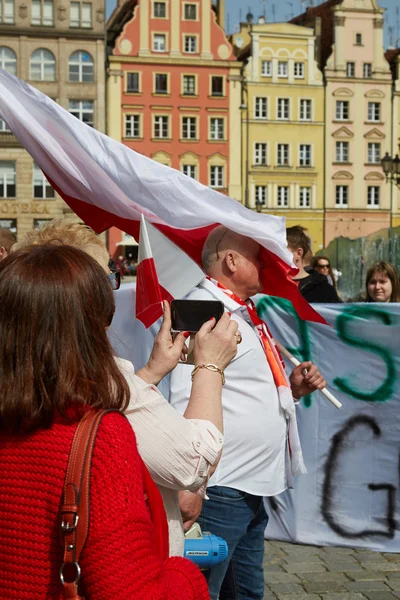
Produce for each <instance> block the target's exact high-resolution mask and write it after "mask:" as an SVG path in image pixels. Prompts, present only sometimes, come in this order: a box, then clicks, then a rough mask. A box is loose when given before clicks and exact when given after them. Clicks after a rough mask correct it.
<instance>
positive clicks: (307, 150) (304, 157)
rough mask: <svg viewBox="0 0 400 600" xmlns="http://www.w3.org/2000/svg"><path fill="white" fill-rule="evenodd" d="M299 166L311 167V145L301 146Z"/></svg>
mask: <svg viewBox="0 0 400 600" xmlns="http://www.w3.org/2000/svg"><path fill="white" fill-rule="evenodd" d="M299 165H300V167H311V144H300V146H299Z"/></svg>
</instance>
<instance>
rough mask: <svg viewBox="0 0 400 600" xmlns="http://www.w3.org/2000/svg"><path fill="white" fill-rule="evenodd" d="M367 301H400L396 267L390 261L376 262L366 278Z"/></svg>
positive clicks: (399, 286)
mask: <svg viewBox="0 0 400 600" xmlns="http://www.w3.org/2000/svg"><path fill="white" fill-rule="evenodd" d="M365 291H366V295H367V302H400V284H399V276H398V275H397V272H396V269H395V268H394V266H393V265H392V264H390V263H389V262H385V261H381V262H378V263H376V264H375V265H374V266H373V267H371V268H370V269H369V270H368V272H367V277H366V280H365Z"/></svg>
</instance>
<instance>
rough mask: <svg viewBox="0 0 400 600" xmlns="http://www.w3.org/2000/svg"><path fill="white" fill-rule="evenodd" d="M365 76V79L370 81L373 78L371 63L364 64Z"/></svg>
mask: <svg viewBox="0 0 400 600" xmlns="http://www.w3.org/2000/svg"><path fill="white" fill-rule="evenodd" d="M363 76H364V77H365V79H370V78H371V77H372V64H371V63H364V65H363Z"/></svg>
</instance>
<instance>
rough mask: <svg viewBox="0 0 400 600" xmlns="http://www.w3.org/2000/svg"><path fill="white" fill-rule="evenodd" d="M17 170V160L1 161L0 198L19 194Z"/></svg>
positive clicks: (13, 196)
mask: <svg viewBox="0 0 400 600" xmlns="http://www.w3.org/2000/svg"><path fill="white" fill-rule="evenodd" d="M16 182H17V171H16V167H15V161H13V160H2V161H0V198H15V197H16V195H17V183H16Z"/></svg>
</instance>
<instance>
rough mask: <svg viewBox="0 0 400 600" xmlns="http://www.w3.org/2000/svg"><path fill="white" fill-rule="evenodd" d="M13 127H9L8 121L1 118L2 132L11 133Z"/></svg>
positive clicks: (0, 129) (0, 131)
mask: <svg viewBox="0 0 400 600" xmlns="http://www.w3.org/2000/svg"><path fill="white" fill-rule="evenodd" d="M10 131H11V129H9V127H8V125H7V123H6V122H5V121H3V119H0V133H9V132H10Z"/></svg>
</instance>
